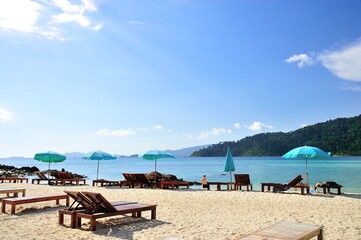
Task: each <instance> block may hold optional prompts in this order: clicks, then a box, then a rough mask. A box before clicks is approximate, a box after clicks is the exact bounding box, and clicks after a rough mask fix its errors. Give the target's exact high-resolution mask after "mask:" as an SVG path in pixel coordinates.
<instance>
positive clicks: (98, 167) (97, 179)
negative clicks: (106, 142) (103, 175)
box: [97, 159, 100, 180]
mask: <svg viewBox="0 0 361 240" xmlns="http://www.w3.org/2000/svg"><path fill="white" fill-rule="evenodd" d="M99 161H100V160H99V159H98V167H97V180H98V174H99Z"/></svg>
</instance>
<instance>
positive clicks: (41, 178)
mask: <svg viewBox="0 0 361 240" xmlns="http://www.w3.org/2000/svg"><path fill="white" fill-rule="evenodd" d="M36 175H37V176H38V178H34V179H32V180H31V183H32V184H34V183H35V182H36V183H37V184H40V182H47V183H48V184H49V185H51V184H54V183H55V179H54V178H47V177H46V176H45V174H44V173H43V172H37V173H36Z"/></svg>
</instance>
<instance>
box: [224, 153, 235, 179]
mask: <svg viewBox="0 0 361 240" xmlns="http://www.w3.org/2000/svg"><path fill="white" fill-rule="evenodd" d="M235 170H236V168H235V167H234V162H233V157H232V153H231V149H230V148H229V147H228V148H227V156H226V163H225V165H224V171H225V172H229V177H230V179H231V182H232V172H233V171H235Z"/></svg>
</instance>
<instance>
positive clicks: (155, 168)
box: [154, 159, 157, 171]
mask: <svg viewBox="0 0 361 240" xmlns="http://www.w3.org/2000/svg"><path fill="white" fill-rule="evenodd" d="M154 171H157V159H155V160H154Z"/></svg>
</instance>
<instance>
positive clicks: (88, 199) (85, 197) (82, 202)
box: [59, 191, 136, 228]
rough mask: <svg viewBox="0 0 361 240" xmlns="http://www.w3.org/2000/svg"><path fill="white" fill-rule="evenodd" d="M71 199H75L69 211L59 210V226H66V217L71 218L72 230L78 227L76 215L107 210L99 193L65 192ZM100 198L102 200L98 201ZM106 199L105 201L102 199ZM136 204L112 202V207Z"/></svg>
mask: <svg viewBox="0 0 361 240" xmlns="http://www.w3.org/2000/svg"><path fill="white" fill-rule="evenodd" d="M64 192H65V193H66V194H67V195H68V196H69V197H70V198H72V199H73V203H72V204H71V205H70V206H69V207H68V208H67V209H61V210H59V224H60V225H64V215H69V216H70V226H71V228H75V227H76V214H77V213H88V214H94V213H96V212H101V211H104V209H105V208H106V207H105V206H103V205H102V204H103V203H104V202H105V201H106V199H105V198H104V197H103V196H102V195H101V194H97V193H92V192H76V191H64ZM98 198H100V200H98ZM102 198H104V199H105V200H104V199H102ZM133 203H136V202H126V201H117V202H111V203H110V204H111V205H114V206H117V205H125V204H133Z"/></svg>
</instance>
